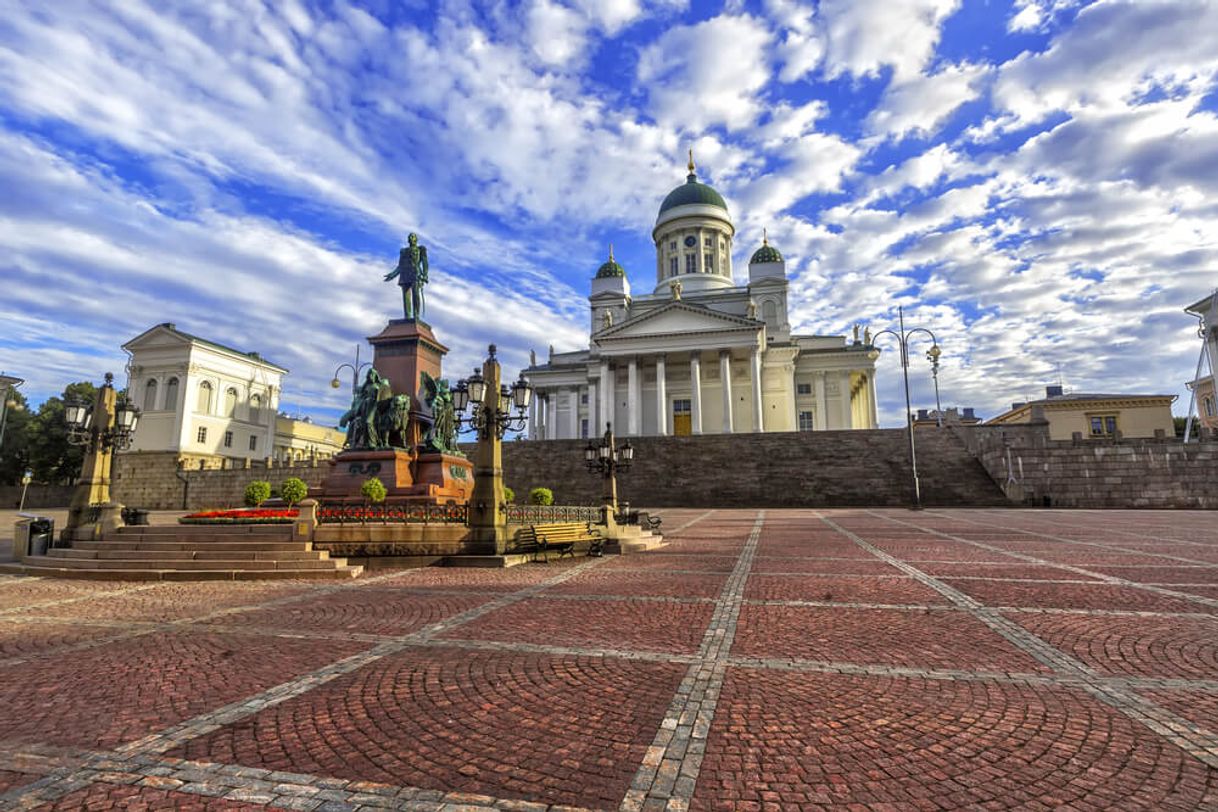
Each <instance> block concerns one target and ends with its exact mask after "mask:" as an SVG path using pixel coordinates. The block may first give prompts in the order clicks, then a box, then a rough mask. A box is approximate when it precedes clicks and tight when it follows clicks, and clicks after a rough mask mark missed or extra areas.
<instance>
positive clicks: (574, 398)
mask: <svg viewBox="0 0 1218 812" xmlns="http://www.w3.org/2000/svg"><path fill="white" fill-rule="evenodd" d="M567 403H569V404H570V409H571V410H570V411H569V412H568V413H567V427H568V429H569V431H568V432H567V438H568V439H571V440H574V439H576V438H578V437H579V387H578V386H572V387H571V388H569V389H568V390H567Z"/></svg>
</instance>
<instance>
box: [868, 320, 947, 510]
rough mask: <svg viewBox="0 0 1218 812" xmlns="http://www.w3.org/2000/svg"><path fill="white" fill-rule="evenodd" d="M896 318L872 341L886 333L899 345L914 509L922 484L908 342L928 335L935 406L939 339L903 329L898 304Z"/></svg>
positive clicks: (918, 505) (917, 329)
mask: <svg viewBox="0 0 1218 812" xmlns="http://www.w3.org/2000/svg"><path fill="white" fill-rule="evenodd" d="M897 318H898V320H899V328H898V330H880V331H879V332H878V333H876V334H874V335H873V336H872V343H873V344H874V343H875V340H876V339H878V338H879V337H880V336H882V335H884V334H885V333H887V334H888V335H890V336H892V337H893V338H895V339H896V340H897V342H898V343H899V344H900V346H901V374H902V376H904V379H905V423H906V426H907V427H908V429H909V470H910V474H911V475H912V477H913V508H914V510H921V509H922V486H921V483H920V482H919V481H918V451H917V447H916V446H915V444H914V424H913V409H912V407H911V406H910V402H909V342H910V339H911V338H913V336H914V334H915V333H926V334H927V335H928V336H930V340H931V348H930V350H928V351H927V353H926V357H927V359H928V360H929V361H930V362H931V372H932V374H933V375H934V377H935V406H936V408H938V405H939V355H940V352H941V350H940V349H939V340H938V339H937V338H935V334H934V333H932V332H931V331H930V330H928V329H926V328H925V327H912V328H910V329H908V330H906V329H905V311H904V308H902V307H901V306H900V305H898V306H897ZM942 411H943V410H942V409H939V412H940V417H939V420H940V423H939V425H943V424H942V420H943V418H942Z"/></svg>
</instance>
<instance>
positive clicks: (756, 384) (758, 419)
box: [749, 347, 765, 431]
mask: <svg viewBox="0 0 1218 812" xmlns="http://www.w3.org/2000/svg"><path fill="white" fill-rule="evenodd" d="M749 369H750V372H751V377H752V379H753V380H752V384H753V431H765V413H764V412H763V411H762V409H763V408H764V404H763V402H762V399H761V351H760V350H758V349H757V348H756V347H754V348H753V350H752V352H750V353H749Z"/></svg>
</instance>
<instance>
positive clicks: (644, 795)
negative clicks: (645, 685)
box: [619, 510, 766, 812]
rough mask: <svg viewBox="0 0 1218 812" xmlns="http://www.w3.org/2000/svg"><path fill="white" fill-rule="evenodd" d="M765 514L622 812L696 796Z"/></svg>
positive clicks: (677, 805) (685, 802)
mask: <svg viewBox="0 0 1218 812" xmlns="http://www.w3.org/2000/svg"><path fill="white" fill-rule="evenodd" d="M765 515H766V512H765V511H764V510H763V511H760V512H759V513H758V514H757V519H756V522H755V523H754V524H753V529H752V531H751V532H750V533H749V539H748V542H747V543H746V544H745V547H744V550H743V551H742V552H741V554H740V559H739V561H738V562H737V564H736V567H735V569H733V570H732V573H731V575H730V576H728V579H727V582H726V583H725V584H724V585H723V591H722V592H721V593H720V596H719V601H718V603H717V605H716V607H715V612H714V614H713V615H712V616H711V620H710V624H709V626H707V628H706V632H705V634H704V636H703V638H702V645H701V646H700V647H699V649H698V659H697V660H695V661H694V662H693V663H691V664H690V666H689V670H688V671H687V672H686V673H685V678H684V679H682V680H681V685H680V687H679V688H678V689H677V693H676V695H675V696H673V699H672V702H671V704H670V705H669V707H668V713H667V715H666V716H665V717H664V719H663V721H662V722H661V723H660V729H659V730H658V731H657V732H656V736H655V739H654V740H653V741H652V743H651V747H649V748H648V749H647V754H646V756H645V757H644V758H643V762H642V764H640V765H639V768H638V770H637V772H636V773H635V776H634V780H633V781H632V782H631V784H630V789H629V790H627V792H626V795H625V797H624V798H623V799H622V802H621V805H620V807H619V809H620V810H622V812H642V810H650V809H653V808H663V809H666V810H673V812H676V811H677V810H685V809H687V808H688V807H689V803H690V800H691V799H692V798H693V796H694V788H695V787H696V785H697V783H698V774H699V771H700V769H701V765H702V758H703V755H704V753H705V750H706V736H707V735H708V733H709V731H710V726H711V723H712V722H713V721H714V718H715V703H716V702H717V700H718V697H719V691H720V689H721V688H722V686H723V677H724V674H725V673H726V672H727V658H728V656H729V655H730V653H731V648H732V642H733V640H734V639H735V635H736V621H737V618H739V616H740V609H741V606H742V603H743V599H744V588H745V583H746V582H747V580H748V577H749V569H750V568H751V567H752V565H753V557H754V555H755V554H756V552H757V546H758V541H759V539H760V538H761V529H762V525H763V524H764V523H765Z"/></svg>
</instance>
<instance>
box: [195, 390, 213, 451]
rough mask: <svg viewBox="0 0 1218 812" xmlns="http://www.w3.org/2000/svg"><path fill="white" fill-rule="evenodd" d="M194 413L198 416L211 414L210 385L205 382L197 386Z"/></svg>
mask: <svg viewBox="0 0 1218 812" xmlns="http://www.w3.org/2000/svg"><path fill="white" fill-rule="evenodd" d="M195 411H196V412H198V413H199V414H211V384H210V383H208V382H207V381H203V382H202V383H200V384H199V399H198V402H197V403H196V404H195ZM200 442H202V441H200Z"/></svg>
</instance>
